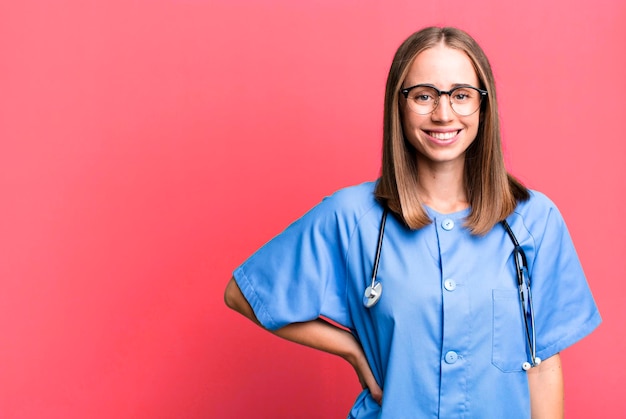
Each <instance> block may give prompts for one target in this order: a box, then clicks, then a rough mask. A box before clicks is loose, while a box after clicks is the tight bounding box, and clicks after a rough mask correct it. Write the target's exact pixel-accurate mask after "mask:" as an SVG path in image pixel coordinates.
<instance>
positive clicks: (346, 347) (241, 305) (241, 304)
mask: <svg viewBox="0 0 626 419" xmlns="http://www.w3.org/2000/svg"><path fill="white" fill-rule="evenodd" d="M224 301H225V302H226V305H227V306H228V307H230V308H231V309H233V310H235V311H237V312H239V313H240V314H242V315H244V316H245V317H247V318H249V319H250V320H252V321H253V322H255V323H256V324H257V325H259V326H261V327H262V325H261V323H260V322H259V320H258V319H257V318H256V316H255V314H254V311H253V310H252V307H250V304H249V303H248V301H247V300H246V298H245V297H244V295H243V294H242V293H241V290H240V289H239V286H238V285H237V283H236V282H235V279H234V278H231V280H230V281H229V282H228V285H227V286H226V291H225V293H224ZM272 333H274V334H275V335H277V336H280V337H281V338H284V339H287V340H290V341H292V342H296V343H299V344H301V345H305V346H309V347H311V348H314V349H318V350H321V351H324V352H328V353H331V354H334V355H338V356H340V357H342V358H343V359H345V360H346V361H348V362H349V363H350V365H352V367H353V368H354V369H355V370H356V373H357V375H358V377H359V381H360V382H361V386H363V388H366V387H367V388H368V389H369V390H370V393H371V394H372V397H373V398H374V400H376V401H377V402H378V403H380V402H381V400H382V390H381V388H380V387H379V386H378V384H377V383H376V380H375V379H374V375H373V374H372V370H371V369H370V367H369V364H368V363H367V359H366V358H365V354H364V353H363V348H361V345H360V344H359V343H358V342H357V340H356V339H355V338H354V336H352V334H351V333H350V332H348V331H346V330H343V329H341V328H339V327H336V326H334V325H332V324H330V323H328V322H327V321H325V320H322V319H316V320H312V321H308V322H304V323H292V324H290V325H287V326H285V327H282V328H280V329H278V330H275V331H273V332H272Z"/></svg>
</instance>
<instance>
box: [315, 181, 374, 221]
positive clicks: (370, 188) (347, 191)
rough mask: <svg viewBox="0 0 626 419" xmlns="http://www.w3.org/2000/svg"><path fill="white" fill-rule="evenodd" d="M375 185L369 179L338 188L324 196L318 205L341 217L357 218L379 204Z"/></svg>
mask: <svg viewBox="0 0 626 419" xmlns="http://www.w3.org/2000/svg"><path fill="white" fill-rule="evenodd" d="M375 186H376V182H375V181H371V182H364V183H361V184H358V185H354V186H348V187H345V188H342V189H339V190H337V191H336V192H334V193H333V194H332V195H329V196H327V197H325V198H324V199H323V200H322V202H321V203H320V205H318V207H320V209H322V210H324V211H327V212H331V213H334V214H337V215H339V216H342V217H348V218H357V219H358V218H360V217H361V216H363V215H364V214H365V213H367V212H369V211H370V210H372V209H373V208H375V207H376V206H378V205H379V204H378V202H377V201H376V198H375V196H374V188H375Z"/></svg>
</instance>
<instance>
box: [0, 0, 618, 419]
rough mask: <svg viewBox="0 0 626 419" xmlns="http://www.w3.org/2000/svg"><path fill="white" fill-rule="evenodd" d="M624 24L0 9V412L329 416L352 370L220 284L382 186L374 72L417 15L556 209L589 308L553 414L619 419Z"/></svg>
mask: <svg viewBox="0 0 626 419" xmlns="http://www.w3.org/2000/svg"><path fill="white" fill-rule="evenodd" d="M624 22H626V4H625V3H624V2H623V1H619V0H614V1H609V0H597V1H594V2H586V1H582V0H570V1H567V2H565V1H561V2H550V1H544V0H529V1H524V2H507V1H501V0H481V1H473V2H467V1H465V0H438V1H429V2H425V1H423V2H418V1H412V2H408V1H401V0H394V1H356V0H351V1H348V0H343V1H333V0H318V1H306V2H305V1H299V2H298V1H291V0H266V1H262V2H260V1H259V2H255V1H252V0H240V1H226V0H223V1H210V0H208V1H206V0H178V1H175V0H142V1H140V0H133V1H130V0H123V1H122V0H100V1H79V0H65V1H61V0H59V1H54V2H52V1H47V0H25V1H23V0H20V1H4V2H2V4H1V5H0V52H1V57H0V193H1V194H0V199H1V204H0V215H1V217H0V336H1V338H0V417H1V418H5V419H13V418H20V419H21V418H29V419H30V418H38V419H39V418H64V419H68V418H251V417H256V418H270V417H271V418H283V417H285V418H286V417H298V418H321V417H324V418H339V417H345V415H346V414H347V411H348V410H349V408H350V406H351V404H352V401H353V400H354V398H355V397H356V395H357V393H358V391H359V385H358V381H357V379H356V377H355V376H354V374H353V372H352V370H351V368H350V367H349V366H348V365H347V364H345V363H343V362H342V361H341V360H339V359H337V358H334V357H332V356H330V355H326V354H323V353H317V352H315V351H313V350H310V349H308V348H304V347H298V346H295V345H293V344H290V343H288V342H284V341H281V340H280V339H278V338H276V337H274V336H272V335H270V334H268V333H265V332H264V331H262V330H260V329H259V328H257V327H255V326H254V325H253V324H252V323H250V322H249V321H247V320H245V319H244V318H241V317H239V316H237V315H236V314H235V313H233V312H230V311H229V310H227V309H226V307H225V306H224V304H223V301H222V293H223V289H224V286H225V284H226V282H227V280H228V279H229V278H230V275H231V272H232V270H233V269H234V268H235V267H236V266H237V265H238V264H239V263H241V262H242V261H243V260H244V259H245V258H246V257H247V256H248V255H249V254H250V253H252V252H253V251H254V250H255V249H256V248H258V247H259V246H260V245H262V244H263V243H264V242H265V241H267V240H268V239H270V238H271V237H272V236H273V235H275V234H277V233H278V232H279V231H280V230H282V228H284V227H285V226H286V225H287V224H288V223H289V222H291V221H293V220H294V219H295V218H296V217H298V216H299V215H301V214H302V213H303V212H304V211H306V210H307V209H308V208H310V207H311V206H312V205H314V204H315V203H317V202H318V201H319V200H320V199H321V198H322V197H323V196H324V195H327V194H329V193H331V192H332V191H334V190H336V189H338V188H340V187H343V186H346V185H350V184H354V183H358V182H361V181H365V180H371V179H374V178H376V177H377V175H378V171H379V167H380V166H379V159H380V148H381V144H380V143H381V125H382V122H381V121H382V116H381V115H382V100H383V99H382V98H383V90H384V82H385V78H386V73H387V70H388V68H389V65H390V60H391V57H392V55H393V53H394V51H395V49H396V48H397V46H398V45H399V44H400V43H401V42H402V40H404V39H405V38H406V37H407V36H408V35H409V34H410V33H412V32H413V31H415V30H417V29H419V28H421V27H423V26H426V25H432V24H436V25H457V26H460V27H462V28H464V29H466V30H467V31H469V32H470V33H471V34H473V35H474V36H475V37H476V38H477V40H478V41H479V42H480V43H481V44H482V46H483V47H484V49H485V50H486V52H487V54H488V55H489V57H490V58H491V61H492V64H493V67H494V71H495V74H496V78H497V85H498V88H499V90H498V94H499V98H500V103H501V114H502V123H503V130H504V138H505V150H506V158H507V163H508V165H509V168H510V169H511V170H512V171H513V172H514V173H515V174H516V175H518V176H519V177H520V178H521V179H522V180H523V181H525V182H526V183H527V185H528V186H530V187H532V188H535V189H539V190H541V191H543V192H545V193H547V194H548V195H549V196H550V197H551V198H552V199H553V200H554V201H555V202H556V203H557V205H559V207H560V209H561V210H562V212H563V214H564V216H565V218H566V220H567V222H568V225H569V228H570V231H571V234H572V236H573V238H574V241H575V243H576V245H577V249H578V252H579V255H580V258H581V259H582V262H583V265H584V267H585V271H586V273H587V275H588V279H589V282H590V284H591V287H592V289H593V291H594V295H595V297H596V300H597V302H598V304H599V306H600V310H601V313H602V315H603V318H604V323H603V324H602V325H601V326H600V328H599V329H598V330H597V331H596V332H595V333H594V334H592V335H591V336H590V337H589V338H587V339H585V340H583V341H582V342H581V343H579V344H578V345H576V346H574V347H572V348H570V349H568V350H566V351H565V352H564V353H563V360H564V368H565V380H566V413H567V417H568V418H590V417H603V418H609V417H620V416H621V415H623V414H624V413H623V412H624V411H626V399H625V398H624V397H623V385H622V383H623V376H624V374H625V373H626V368H625V367H624V365H625V363H624V361H623V360H622V355H624V353H625V352H626V337H625V335H626V334H625V333H624V327H625V326H624V325H625V322H626V309H625V308H624V299H625V297H624V296H625V295H626V280H625V279H624V278H625V276H626V275H625V274H626V271H625V268H624V266H625V265H626V264H625V261H624V259H625V258H626V245H625V243H626V240H624V239H625V233H624V232H625V231H626V217H625V216H624V215H623V214H624V210H623V208H621V205H623V204H624V202H625V199H624V195H625V192H626V187H625V186H626V185H625V180H626V164H625V163H624V161H625V157H626V145H625V143H626V141H625V140H624V138H625V136H624V123H625V121H626V118H625V117H624V115H625V114H624V112H625V109H624V98H625V97H626V77H625V74H626V25H625V24H624ZM563 292H567V290H563Z"/></svg>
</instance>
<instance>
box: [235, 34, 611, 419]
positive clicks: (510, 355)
mask: <svg viewBox="0 0 626 419" xmlns="http://www.w3.org/2000/svg"><path fill="white" fill-rule="evenodd" d="M531 291H532V292H531ZM225 300H226V303H227V305H228V306H229V307H231V308H233V309H235V310H237V311H238V312H240V313H242V314H243V315H245V316H247V317H249V318H250V319H252V320H253V321H255V322H257V323H258V324H260V325H261V326H263V327H265V328H267V329H268V330H271V331H273V333H275V334H276V335H278V336H281V337H283V338H286V339H289V340H292V341H294V342H298V343H301V344H304V345H308V346H311V347H313V348H317V349H320V350H323V351H327V352H330V353H333V354H336V355H339V356H341V357H343V358H345V359H346V360H347V361H348V362H349V363H350V364H351V365H352V366H353V367H354V369H355V370H356V373H357V375H358V377H359V380H360V382H361V384H362V386H363V388H364V391H363V392H362V393H361V394H360V395H359V397H358V398H357V400H356V402H355V404H354V406H353V408H352V410H351V412H350V414H349V417H350V418H390V419H398V418H425V417H442V418H456V417H465V418H503V417H508V418H528V417H532V418H534V419H537V418H559V417H562V416H563V379H562V374H561V362H560V358H559V352H560V351H561V350H563V349H564V348H566V347H568V346H569V345H571V344H573V343H574V342H576V341H578V340H579V339H581V338H582V337H584V336H585V335H587V334H589V333H590V332H591V331H592V330H593V329H594V328H595V327H596V326H598V324H599V323H600V321H601V320H600V315H599V313H598V310H597V308H596V305H595V303H594V301H593V297H592V295H591V293H590V291H589V288H588V285H587V282H586V280H585V277H584V274H583V271H582V268H581V266H580V263H579V260H578V258H577V256H576V252H575V250H574V246H573V244H572V241H571V239H570V236H569V234H568V232H567V228H566V226H565V224H564V222H563V219H562V217H561V215H560V213H559V211H558V210H557V208H556V207H555V205H554V204H553V203H552V202H551V201H550V200H549V199H548V198H547V197H546V196H544V195H542V194H541V193H539V192H535V191H530V190H528V189H526V188H525V187H524V186H522V185H521V184H520V183H519V182H518V181H517V180H516V179H514V178H513V177H512V176H511V175H510V174H508V173H507V171H506V169H505V167H504V159H503V156H502V148H501V139H500V129H499V121H498V108H497V103H496V93H495V86H494V78H493V74H492V71H491V67H490V65H489V62H488V60H487V58H486V56H485V54H484V52H483V51H482V49H481V48H480V47H479V46H478V45H477V43H476V42H475V41H474V40H473V39H472V38H471V37H470V36H469V35H468V34H466V33H465V32H463V31H461V30H459V29H455V28H434V27H433V28H426V29H423V30H421V31H419V32H417V33H415V34H413V35H412V36H411V37H409V38H408V39H407V40H406V41H405V42H404V43H403V44H402V45H401V46H400V48H399V49H398V51H397V52H396V55H395V57H394V60H393V63H392V65H391V69H390V72H389V77H388V79H387V87H386V94H385V110H384V136H383V163H382V176H381V177H380V179H378V180H377V181H376V182H370V183H364V184H361V185H358V186H354V187H350V188H346V189H343V190H340V191H338V192H336V193H335V194H333V195H332V196H330V197H327V198H326V199H324V200H323V201H322V202H321V203H320V204H319V205H317V206H316V207H314V208H313V209H312V210H310V211H309V212H308V213H307V214H305V215H304V216H303V217H302V218H300V219H299V220H297V221H296V222H294V223H293V224H292V225H290V226H289V227H288V228H287V229H286V230H285V231H284V232H282V233H281V234H280V235H278V236H277V237H275V238H274V239H273V240H271V241H270V242H269V243H267V244H266V245H265V246H263V247H262V248H261V249H259V250H258V251H257V252H256V253H254V254H253V255H252V256H251V257H250V258H249V259H248V260H247V261H246V262H245V263H243V264H242V265H241V266H240V267H239V268H237V270H236V271H235V272H234V277H233V278H232V279H231V281H230V282H229V284H228V286H227V288H226V293H225ZM324 318H328V319H332V320H333V321H334V322H336V323H338V324H340V325H342V326H344V327H345V329H342V328H338V327H336V326H334V325H332V324H331V323H329V322H327V321H325V320H324Z"/></svg>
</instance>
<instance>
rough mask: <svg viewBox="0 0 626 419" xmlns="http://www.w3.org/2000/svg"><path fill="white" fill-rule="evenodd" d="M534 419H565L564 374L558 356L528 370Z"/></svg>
mask: <svg viewBox="0 0 626 419" xmlns="http://www.w3.org/2000/svg"><path fill="white" fill-rule="evenodd" d="M528 386H529V389H530V408H531V417H532V419H561V418H563V374H562V371H561V357H560V355H559V354H556V355H554V356H552V357H550V358H548V359H546V360H544V361H542V362H541V364H539V365H538V366H536V367H534V368H531V369H530V370H528Z"/></svg>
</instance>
